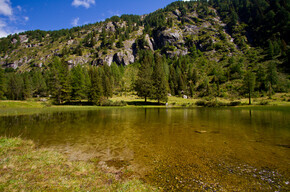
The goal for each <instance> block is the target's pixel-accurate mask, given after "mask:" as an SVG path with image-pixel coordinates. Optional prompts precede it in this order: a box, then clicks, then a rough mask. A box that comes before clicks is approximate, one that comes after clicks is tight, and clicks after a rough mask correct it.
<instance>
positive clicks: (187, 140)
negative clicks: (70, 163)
mask: <svg viewBox="0 0 290 192" xmlns="http://www.w3.org/2000/svg"><path fill="white" fill-rule="evenodd" d="M285 109H286V110H285ZM0 134H1V135H5V136H11V137H12V136H21V137H22V138H25V139H32V140H33V141H35V142H36V143H37V145H39V146H42V147H50V148H53V149H55V150H58V151H60V152H62V153H65V154H67V155H68V157H69V158H70V159H71V160H88V161H91V160H93V161H96V162H98V163H97V166H100V167H102V168H107V169H109V170H111V171H112V173H118V174H125V172H126V170H132V171H133V173H134V175H135V176H138V177H140V178H141V179H144V181H146V182H149V183H151V184H153V185H156V186H158V187H160V188H162V189H164V190H176V191H192V190H210V191H213V190H222V191H232V190H278V191H283V190H284V191H287V190H289V181H290V180H289V168H290V149H289V148H290V113H289V109H288V108H283V110H280V109H278V110H273V109H271V108H265V109H264V110H258V109H243V108H220V109H213V108H193V109H184V108H180V109H179V108H169V109H166V108H100V109H96V110H88V111H83V110H82V111H73V112H68V111H65V112H61V111H59V112H49V113H39V114H33V115H19V116H6V117H0Z"/></svg>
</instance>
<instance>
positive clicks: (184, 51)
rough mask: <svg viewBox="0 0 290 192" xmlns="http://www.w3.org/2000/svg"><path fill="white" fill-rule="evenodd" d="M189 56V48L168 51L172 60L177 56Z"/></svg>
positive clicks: (167, 53)
mask: <svg viewBox="0 0 290 192" xmlns="http://www.w3.org/2000/svg"><path fill="white" fill-rule="evenodd" d="M187 54H188V50H187V48H184V49H175V50H174V51H166V55H167V56H168V57H170V58H174V57H175V56H184V55H187Z"/></svg>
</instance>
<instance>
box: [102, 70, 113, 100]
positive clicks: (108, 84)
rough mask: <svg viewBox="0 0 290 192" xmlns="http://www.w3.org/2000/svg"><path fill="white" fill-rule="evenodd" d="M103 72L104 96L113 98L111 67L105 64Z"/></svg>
mask: <svg viewBox="0 0 290 192" xmlns="http://www.w3.org/2000/svg"><path fill="white" fill-rule="evenodd" d="M101 72H102V80H103V91H104V92H103V93H104V96H105V97H107V99H108V98H109V97H112V96H113V87H112V84H113V83H112V73H111V69H110V67H109V65H107V64H105V65H104V66H103V70H102V71H101Z"/></svg>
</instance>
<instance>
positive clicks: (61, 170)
mask: <svg viewBox="0 0 290 192" xmlns="http://www.w3.org/2000/svg"><path fill="white" fill-rule="evenodd" d="M0 175H1V177H0V191H154V188H153V187H151V186H148V185H146V184H144V183H142V182H141V181H139V180H137V179H134V178H133V179H123V180H120V179H116V178H115V176H114V175H113V174H109V173H104V172H102V171H100V169H99V168H98V167H97V165H96V164H95V163H94V162H85V161H69V160H68V159H67V158H66V157H65V156H64V155H62V154H60V153H58V152H55V151H52V150H50V149H37V148H36V147H35V145H34V143H33V142H32V141H24V140H22V139H20V138H3V137H2V138H0Z"/></svg>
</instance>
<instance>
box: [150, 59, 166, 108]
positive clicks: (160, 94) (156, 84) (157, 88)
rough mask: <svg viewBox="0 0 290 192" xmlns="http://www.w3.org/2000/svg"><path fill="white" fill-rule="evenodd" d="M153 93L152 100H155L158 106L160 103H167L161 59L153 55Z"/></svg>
mask: <svg viewBox="0 0 290 192" xmlns="http://www.w3.org/2000/svg"><path fill="white" fill-rule="evenodd" d="M152 80H153V91H152V98H153V99H157V101H158V104H160V101H167V100H168V97H167V86H166V79H165V72H164V69H163V63H162V58H161V56H159V55H155V66H154V69H153V75H152Z"/></svg>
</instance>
